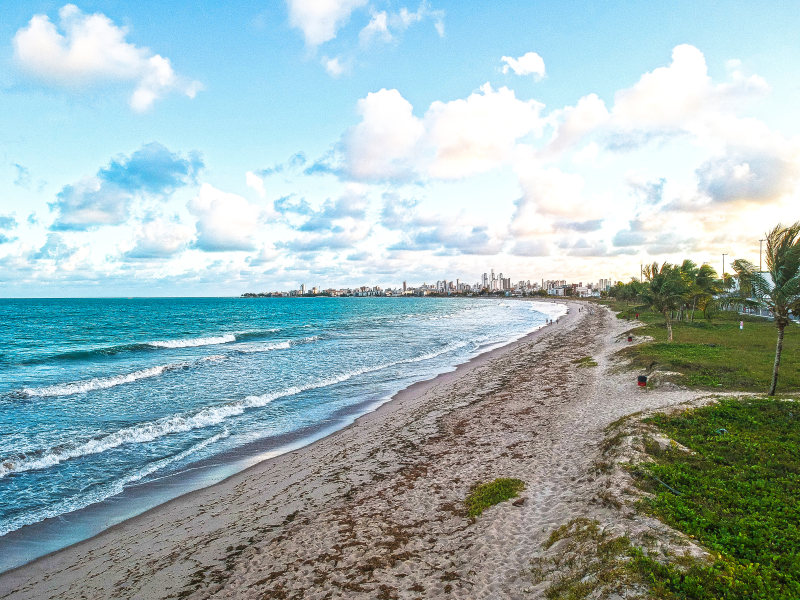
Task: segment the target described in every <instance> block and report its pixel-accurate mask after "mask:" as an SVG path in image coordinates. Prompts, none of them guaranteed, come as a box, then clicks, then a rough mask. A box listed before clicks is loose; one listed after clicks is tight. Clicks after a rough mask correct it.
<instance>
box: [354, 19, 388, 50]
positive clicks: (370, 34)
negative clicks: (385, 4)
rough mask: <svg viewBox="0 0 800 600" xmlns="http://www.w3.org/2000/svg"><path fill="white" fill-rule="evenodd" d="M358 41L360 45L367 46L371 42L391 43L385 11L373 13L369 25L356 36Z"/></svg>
mask: <svg viewBox="0 0 800 600" xmlns="http://www.w3.org/2000/svg"><path fill="white" fill-rule="evenodd" d="M358 39H359V41H360V42H361V43H362V44H365V45H366V44H369V43H370V42H372V41H373V40H380V41H382V42H391V41H392V32H391V31H389V25H388V23H387V15H386V11H381V12H376V13H373V15H372V18H371V19H370V21H369V23H368V24H367V25H366V27H364V29H362V30H361V33H359V34H358Z"/></svg>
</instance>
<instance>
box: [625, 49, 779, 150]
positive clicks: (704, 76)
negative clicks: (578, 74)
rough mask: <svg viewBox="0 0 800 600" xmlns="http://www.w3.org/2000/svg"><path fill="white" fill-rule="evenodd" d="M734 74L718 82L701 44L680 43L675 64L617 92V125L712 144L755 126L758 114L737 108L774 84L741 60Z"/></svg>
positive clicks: (643, 135) (732, 64)
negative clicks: (747, 70)
mask: <svg viewBox="0 0 800 600" xmlns="http://www.w3.org/2000/svg"><path fill="white" fill-rule="evenodd" d="M728 75H729V81H727V82H724V83H718V84H715V83H714V82H713V81H712V80H711V78H710V77H709V75H708V67H707V65H706V60H705V56H704V55H703V53H702V52H701V51H700V50H698V49H697V48H695V47H694V46H690V45H688V44H682V45H680V46H676V47H675V48H674V49H673V51H672V62H671V63H670V65H669V66H666V67H659V68H657V69H654V70H653V71H650V72H648V73H645V74H644V75H642V77H641V78H640V79H639V81H638V82H636V84H634V85H633V86H632V87H630V88H627V89H623V90H620V91H618V92H617V93H616V95H615V98H614V107H613V110H612V121H613V126H614V127H615V128H616V129H619V130H623V131H625V130H627V131H629V132H630V131H634V132H638V133H637V137H639V138H640V139H641V140H645V141H646V140H648V139H653V138H658V137H664V136H667V135H674V134H676V133H689V134H692V135H693V136H695V137H696V138H697V139H698V141H700V142H702V143H704V144H708V145H713V144H718V143H720V142H721V141H722V142H724V141H725V140H730V136H735V135H739V134H738V131H739V130H740V129H742V128H744V129H750V128H751V127H752V124H748V121H752V120H749V119H742V118H739V117H736V116H734V112H735V111H736V110H737V109H738V108H739V107H741V105H742V104H743V103H744V102H746V101H747V100H749V99H751V98H753V97H755V96H760V95H763V94H764V93H766V92H767V91H769V86H768V85H767V83H766V82H765V81H764V79H763V78H761V77H759V76H758V75H750V76H748V75H745V74H744V73H743V71H742V69H741V64H740V63H739V61H729V62H728ZM722 123H724V125H722V126H720V124H722ZM634 145H637V144H634Z"/></svg>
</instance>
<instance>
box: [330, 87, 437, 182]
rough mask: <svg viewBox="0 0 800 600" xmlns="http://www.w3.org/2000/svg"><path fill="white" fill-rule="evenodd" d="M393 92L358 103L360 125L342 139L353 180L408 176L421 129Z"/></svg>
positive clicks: (404, 102) (408, 106)
mask: <svg viewBox="0 0 800 600" xmlns="http://www.w3.org/2000/svg"><path fill="white" fill-rule="evenodd" d="M412 111H413V107H412V106H411V103H410V102H408V100H406V99H405V98H403V96H401V95H400V92H398V91H397V90H387V89H382V90H380V91H378V92H371V93H369V94H367V97H366V98H362V99H361V100H359V101H358V112H359V114H360V115H361V122H360V123H359V124H358V125H356V126H355V127H354V128H353V129H352V130H351V131H350V132H349V133H348V134H347V135H346V139H345V147H346V152H347V162H348V166H349V171H350V173H351V174H352V175H353V176H354V177H355V178H357V179H388V178H394V177H405V176H409V175H410V173H411V171H412V167H411V165H410V164H409V163H410V159H411V157H412V156H413V155H414V154H415V148H416V146H417V144H418V143H419V141H420V139H421V137H422V135H423V133H424V127H423V125H422V122H421V121H420V120H419V119H418V118H417V117H415V116H414V115H413V113H412Z"/></svg>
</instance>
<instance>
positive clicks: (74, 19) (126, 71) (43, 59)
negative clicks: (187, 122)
mask: <svg viewBox="0 0 800 600" xmlns="http://www.w3.org/2000/svg"><path fill="white" fill-rule="evenodd" d="M58 15H59V26H60V31H59V27H56V25H55V24H54V23H53V22H51V21H50V19H49V18H48V17H47V15H34V17H33V18H31V20H30V22H29V23H28V25H27V26H26V27H23V28H22V29H20V30H19V31H17V33H16V35H14V39H13V44H14V58H15V60H16V62H17V64H18V65H19V66H20V67H21V68H22V69H23V70H24V71H26V72H28V73H30V74H31V75H33V76H35V77H37V78H39V79H41V80H42V81H44V82H47V83H50V84H53V85H60V86H65V87H82V86H86V85H91V84H95V83H104V82H112V81H117V82H129V83H132V84H134V86H135V87H134V90H133V94H132V95H131V98H130V105H131V107H132V108H133V109H134V110H136V111H144V110H147V109H148V108H150V107H151V106H152V105H153V102H155V101H156V100H157V99H159V98H161V97H162V96H164V95H165V94H167V93H169V92H173V91H174V92H178V93H181V94H184V95H186V96H188V97H190V98H194V97H195V95H196V94H197V92H198V91H199V90H200V89H201V87H202V85H201V84H200V83H199V82H197V81H189V80H187V79H185V78H183V77H181V76H179V75H178V74H176V73H175V71H174V70H173V68H172V64H171V63H170V61H169V59H168V58H164V57H163V56H161V55H159V54H154V53H153V52H151V51H150V50H149V49H148V48H142V47H138V46H135V45H134V44H131V43H129V42H127V41H126V40H125V38H126V36H127V34H128V31H127V29H126V28H124V27H117V26H116V25H115V24H114V23H113V21H111V19H109V18H108V17H107V16H105V15H103V14H100V13H96V14H91V15H87V14H84V13H82V12H81V11H80V9H78V7H77V6H75V5H74V4H67V5H65V6H64V7H63V8H61V10H59V12H58Z"/></svg>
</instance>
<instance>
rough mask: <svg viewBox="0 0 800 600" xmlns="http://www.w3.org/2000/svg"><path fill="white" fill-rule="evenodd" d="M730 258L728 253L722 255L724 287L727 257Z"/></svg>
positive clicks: (723, 283)
mask: <svg viewBox="0 0 800 600" xmlns="http://www.w3.org/2000/svg"><path fill="white" fill-rule="evenodd" d="M726 256H728V253H727V252H723V253H722V285H723V286H724V285H725V257H726Z"/></svg>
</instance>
